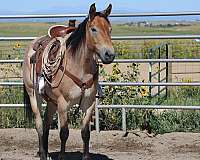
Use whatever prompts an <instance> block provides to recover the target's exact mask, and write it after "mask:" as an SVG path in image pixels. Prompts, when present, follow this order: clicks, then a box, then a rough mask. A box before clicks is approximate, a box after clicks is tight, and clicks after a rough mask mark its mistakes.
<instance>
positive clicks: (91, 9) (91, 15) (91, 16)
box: [89, 3, 96, 20]
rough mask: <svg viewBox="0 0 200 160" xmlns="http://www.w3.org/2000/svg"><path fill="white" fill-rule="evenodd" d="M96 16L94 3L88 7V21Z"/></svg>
mask: <svg viewBox="0 0 200 160" xmlns="http://www.w3.org/2000/svg"><path fill="white" fill-rule="evenodd" d="M95 15H96V7H95V3H93V4H92V5H91V6H90V10H89V19H90V20H93V19H94V17H95Z"/></svg>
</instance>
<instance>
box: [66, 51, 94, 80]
mask: <svg viewBox="0 0 200 160" xmlns="http://www.w3.org/2000/svg"><path fill="white" fill-rule="evenodd" d="M77 52H79V53H76V54H75V55H74V57H69V58H67V59H68V60H67V69H68V70H70V72H72V73H73V74H75V75H76V76H79V77H80V78H82V76H84V75H88V74H91V75H94V74H95V73H96V71H97V68H96V61H95V59H94V58H93V54H92V53H90V52H89V50H88V49H87V48H82V49H79V50H77Z"/></svg>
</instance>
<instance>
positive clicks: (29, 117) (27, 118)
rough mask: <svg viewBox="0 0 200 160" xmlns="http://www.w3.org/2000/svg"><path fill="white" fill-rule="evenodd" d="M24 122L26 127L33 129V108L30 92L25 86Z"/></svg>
mask: <svg viewBox="0 0 200 160" xmlns="http://www.w3.org/2000/svg"><path fill="white" fill-rule="evenodd" d="M24 122H25V127H29V128H30V127H31V124H32V122H33V112H32V108H31V103H30V98H29V95H28V92H27V91H26V87H25V85H24Z"/></svg>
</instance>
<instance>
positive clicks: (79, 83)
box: [59, 66, 98, 92]
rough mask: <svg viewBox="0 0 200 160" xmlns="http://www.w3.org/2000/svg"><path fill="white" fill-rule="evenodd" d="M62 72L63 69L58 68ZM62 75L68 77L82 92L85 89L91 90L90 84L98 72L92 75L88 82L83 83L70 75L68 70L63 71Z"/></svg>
mask: <svg viewBox="0 0 200 160" xmlns="http://www.w3.org/2000/svg"><path fill="white" fill-rule="evenodd" d="M59 69H60V70H61V71H62V72H63V71H64V67H63V66H60V68H59ZM64 74H65V75H66V76H68V77H69V78H71V79H72V80H73V81H74V83H75V84H76V85H77V86H79V87H80V88H81V90H82V92H84V91H85V90H86V89H88V88H91V87H92V84H93V83H94V80H95V78H96V77H97V76H98V70H97V72H96V73H95V74H94V75H93V77H92V78H90V79H89V80H88V81H86V82H83V81H82V80H80V79H79V78H78V77H76V76H75V75H73V74H71V73H70V72H69V71H68V70H66V69H65V71H64Z"/></svg>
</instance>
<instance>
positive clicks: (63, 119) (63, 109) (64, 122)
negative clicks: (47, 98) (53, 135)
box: [58, 96, 69, 160]
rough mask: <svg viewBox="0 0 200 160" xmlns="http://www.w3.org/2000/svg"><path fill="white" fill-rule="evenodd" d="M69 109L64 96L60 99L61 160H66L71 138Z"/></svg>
mask: <svg viewBox="0 0 200 160" xmlns="http://www.w3.org/2000/svg"><path fill="white" fill-rule="evenodd" d="M67 108H68V103H67V102H66V101H65V99H64V97H63V96H62V97H59V99H58V114H59V118H60V140H61V149H60V154H59V157H58V159H59V160H64V154H65V144H66V141H67V139H68V137H69V129H68V118H67Z"/></svg>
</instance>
